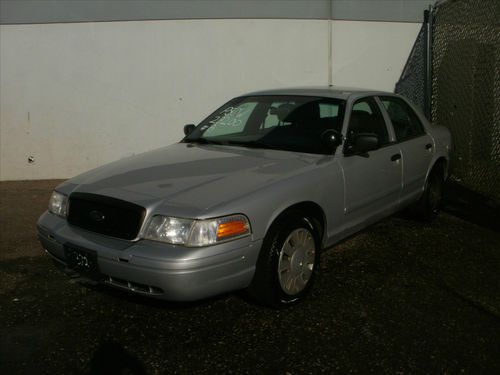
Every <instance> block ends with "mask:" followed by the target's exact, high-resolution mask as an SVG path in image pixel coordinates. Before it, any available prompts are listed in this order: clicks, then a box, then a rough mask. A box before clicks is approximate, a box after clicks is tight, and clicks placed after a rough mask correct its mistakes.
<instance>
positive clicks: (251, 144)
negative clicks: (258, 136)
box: [225, 141, 277, 149]
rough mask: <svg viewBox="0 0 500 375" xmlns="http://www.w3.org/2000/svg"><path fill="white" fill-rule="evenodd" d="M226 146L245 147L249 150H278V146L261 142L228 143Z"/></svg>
mask: <svg viewBox="0 0 500 375" xmlns="http://www.w3.org/2000/svg"><path fill="white" fill-rule="evenodd" d="M225 144H227V145H230V146H243V147H249V148H267V149H273V148H277V147H276V146H273V145H270V144H267V143H264V142H261V141H227V142H226V143H225Z"/></svg>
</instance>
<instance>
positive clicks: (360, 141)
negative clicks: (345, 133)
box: [348, 133, 379, 155]
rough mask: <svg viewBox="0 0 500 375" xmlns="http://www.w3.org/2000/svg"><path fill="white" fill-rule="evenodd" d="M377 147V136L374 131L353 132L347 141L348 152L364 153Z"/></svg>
mask: <svg viewBox="0 0 500 375" xmlns="http://www.w3.org/2000/svg"><path fill="white" fill-rule="evenodd" d="M378 148H379V140H378V136H377V135H376V134H374V133H358V134H355V135H354V136H353V137H352V139H351V141H350V142H349V147H348V152H349V154H351V155H352V154H366V153H367V152H368V151H373V150H376V149H378Z"/></svg>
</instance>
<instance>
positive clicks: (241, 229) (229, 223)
mask: <svg viewBox="0 0 500 375" xmlns="http://www.w3.org/2000/svg"><path fill="white" fill-rule="evenodd" d="M249 234H250V223H249V222H248V219H247V218H246V216H244V215H230V216H224V217H220V218H216V219H208V220H192V219H180V218H176V217H168V216H154V217H153V219H152V220H151V222H150V223H149V225H148V228H147V230H146V234H145V238H146V239H149V240H154V241H162V242H167V243H171V244H179V245H184V246H189V247H200V246H208V245H212V244H215V243H218V242H224V241H228V240H233V239H236V238H240V237H243V236H246V235H249Z"/></svg>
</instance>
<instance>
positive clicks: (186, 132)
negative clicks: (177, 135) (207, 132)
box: [184, 124, 196, 136]
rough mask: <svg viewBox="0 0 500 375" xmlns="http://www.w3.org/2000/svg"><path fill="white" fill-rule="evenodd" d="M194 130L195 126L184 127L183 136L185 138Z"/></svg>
mask: <svg viewBox="0 0 500 375" xmlns="http://www.w3.org/2000/svg"><path fill="white" fill-rule="evenodd" d="M195 128H196V126H195V125H193V124H187V125H184V135H186V136H187V135H189V134H191V133H192V132H193V130H194V129H195Z"/></svg>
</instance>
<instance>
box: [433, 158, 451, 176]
mask: <svg viewBox="0 0 500 375" xmlns="http://www.w3.org/2000/svg"><path fill="white" fill-rule="evenodd" d="M434 172H435V173H439V175H440V176H441V177H442V178H443V181H445V180H446V178H447V177H448V161H447V160H446V158H444V157H443V156H441V157H440V158H439V159H437V160H436V162H435V163H434V165H433V166H432V169H431V173H434Z"/></svg>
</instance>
